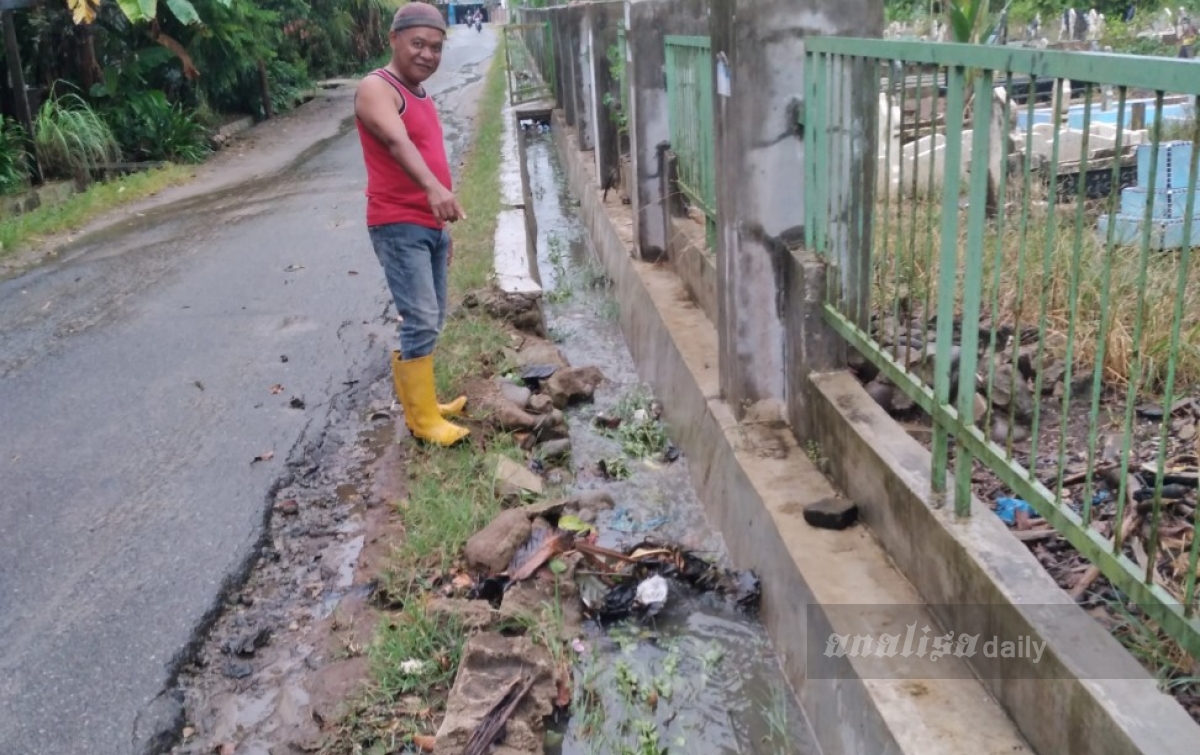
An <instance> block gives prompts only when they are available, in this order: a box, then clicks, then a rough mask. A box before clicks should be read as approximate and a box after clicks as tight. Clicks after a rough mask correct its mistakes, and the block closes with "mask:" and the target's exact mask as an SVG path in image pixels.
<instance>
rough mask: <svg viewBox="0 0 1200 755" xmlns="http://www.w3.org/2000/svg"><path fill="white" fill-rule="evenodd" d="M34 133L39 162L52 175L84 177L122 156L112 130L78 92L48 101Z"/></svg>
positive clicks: (41, 112)
mask: <svg viewBox="0 0 1200 755" xmlns="http://www.w3.org/2000/svg"><path fill="white" fill-rule="evenodd" d="M33 130H34V134H33V143H34V147H35V149H36V150H37V155H38V159H39V160H40V161H41V163H42V167H43V169H45V171H46V172H47V173H48V174H51V175H56V176H61V177H64V178H68V177H69V178H82V177H85V176H86V175H87V174H88V173H89V172H90V171H92V170H94V169H95V168H96V167H97V166H100V165H103V164H104V163H107V162H114V161H116V160H117V159H119V158H120V155H121V148H120V145H119V143H118V142H117V138H116V136H114V135H113V132H112V129H111V128H109V126H108V124H107V123H105V121H104V119H103V118H101V117H100V115H99V114H98V113H97V112H96V111H95V110H93V109H92V108H91V106H89V105H88V104H87V103H86V102H84V100H83V98H82V97H80V96H79V95H77V94H74V93H69V94H64V95H60V96H58V97H52V98H50V99H48V100H46V102H45V103H44V104H43V105H42V107H41V110H40V111H38V117H37V121H36V122H35V124H34V129H33Z"/></svg>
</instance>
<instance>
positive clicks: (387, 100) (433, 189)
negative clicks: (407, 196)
mask: <svg viewBox="0 0 1200 755" xmlns="http://www.w3.org/2000/svg"><path fill="white" fill-rule="evenodd" d="M354 112H355V115H357V116H358V118H359V120H361V121H362V122H363V125H364V126H366V128H367V131H369V132H370V133H371V134H372V135H373V136H374V137H375V138H376V139H378V140H379V141H380V142H381V143H382V144H383V145H384V146H385V147H387V148H388V151H389V152H390V153H391V155H392V157H393V158H394V159H395V160H396V162H397V163H399V164H400V167H401V168H403V169H404V172H405V173H407V174H408V175H409V176H410V177H411V178H412V179H413V181H415V182H416V184H417V185H418V186H420V187H421V188H422V189H423V190H424V191H425V194H426V195H427V196H428V197H429V206H430V208H431V209H432V210H433V215H434V217H436V218H437V219H438V220H442V221H449V222H454V221H456V220H460V219H463V218H466V213H464V212H463V210H462V207H461V206H460V205H459V203H458V199H456V198H455V196H454V194H453V193H452V192H451V191H450V190H449V189H447V188H446V187H445V186H443V185H442V183H441V182H440V181H438V179H437V176H435V175H433V171H431V170H430V169H429V166H428V165H426V164H425V159H424V158H423V157H421V153H420V151H419V150H417V147H416V145H415V144H413V142H412V139H410V138H409V137H408V129H406V128H405V127H404V120H403V119H402V118H401V117H400V114H399V113H398V112H397V108H396V100H395V93H394V92H393V90H392V88H391V85H389V84H388V83H387V82H385V81H384V80H383V79H380V78H379V77H378V76H368V77H367V78H366V79H364V80H363V82H362V83H361V84H360V85H359V87H358V96H357V97H356V98H355V103H354Z"/></svg>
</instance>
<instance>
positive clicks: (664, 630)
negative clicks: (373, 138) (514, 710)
mask: <svg viewBox="0 0 1200 755" xmlns="http://www.w3.org/2000/svg"><path fill="white" fill-rule="evenodd" d="M521 137H522V138H523V139H524V140H525V148H524V154H525V162H526V166H525V167H526V170H527V176H528V180H529V188H530V192H531V195H532V206H531V210H532V212H533V213H534V214H535V217H536V226H537V240H536V248H537V265H538V270H539V273H540V278H541V281H542V283H543V287H544V297H543V303H544V313H545V324H546V327H547V330H548V332H549V334H550V336H551V339H552V340H554V341H555V343H556V345H557V346H558V348H559V350H560V351H561V352H562V354H563V355H564V356H565V357H566V358H567V360H568V361H569V362H570V363H571V364H572V365H598V366H600V367H601V370H602V371H603V373H604V377H605V382H604V383H602V384H601V385H600V386H599V387H597V388H596V390H595V393H594V400H593V402H591V403H588V404H583V405H580V406H576V407H571V408H568V409H567V411H566V416H567V419H568V420H569V421H568V425H569V428H570V440H571V458H570V464H569V466H570V471H571V474H572V482H571V487H572V488H573V490H572V491H570V492H571V493H572V494H576V495H580V496H582V495H585V494H588V493H595V492H597V491H600V490H602V491H603V492H604V493H607V494H608V496H610V497H611V499H612V501H613V504H614V505H613V507H612V508H611V509H610V510H606V511H600V512H598V513H597V516H596V519H595V523H594V530H595V532H596V533H597V539H596V543H597V545H599V546H603V547H604V548H606V549H610V550H613V551H618V552H625V553H630V552H632V551H633V549H635V548H636V547H638V546H639V545H642V546H644V547H645V546H647V545H648V544H650V545H651V546H652V545H653V544H658V545H666V546H667V547H668V548H670V549H674V552H675V553H676V554H679V553H687V554H692V555H694V556H698V557H700V558H703V559H704V560H706V561H709V562H710V563H712V564H713V565H714V566H716V567H718V568H720V569H722V570H725V571H726V573H731V572H732V569H733V567H734V565H733V564H730V563H729V557H728V555H727V553H726V549H725V546H724V542H723V540H722V538H721V536H720V534H719V533H718V532H716V531H714V530H713V529H712V528H711V527H710V526H709V525H708V524H707V522H706V519H705V516H704V512H703V509H702V507H701V504H700V502H699V501H698V500H697V498H696V496H695V493H694V492H693V489H692V486H691V482H690V478H689V472H688V460H687V459H686V458H684V457H683V456H682V455H681V454H679V452H678V451H677V450H676V449H675V447H674V446H673V445H672V444H671V443H670V440H669V438H668V437H667V434H666V431H665V429H664V428H663V426H662V425H660V424H658V423H657V421H655V419H656V417H657V412H658V407H657V403H656V402H655V400H654V398H653V395H652V393H651V391H650V390H649V389H648V388H647V386H646V385H645V384H644V383H642V382H641V381H640V380H639V378H638V376H637V373H636V370H635V367H634V363H633V358H632V356H631V355H630V353H629V350H628V348H627V347H626V345H625V341H624V338H623V336H622V333H621V331H620V327H619V325H618V323H617V314H618V305H617V302H616V301H615V300H614V299H613V297H612V294H611V293H610V291H609V286H608V282H607V279H606V277H605V276H604V273H603V269H602V268H601V267H600V265H599V263H598V262H597V261H596V256H595V253H594V251H593V250H592V249H591V245H590V242H589V241H588V239H587V233H586V230H585V228H584V226H583V223H582V222H581V220H580V218H579V217H578V215H577V214H576V212H575V209H574V208H575V205H576V203H575V202H574V200H573V199H572V198H571V197H570V195H569V193H568V190H567V188H566V182H565V179H564V177H563V176H564V174H563V170H562V168H561V166H560V164H559V159H558V155H557V153H556V150H555V147H554V143H553V139H552V137H551V136H550V134H549V133H546V132H545V130H543V129H541V128H539V127H538V124H536V123H532V124H526V126H525V127H523V128H522V130H521ZM622 418H623V421H624V425H623V427H624V429H622V426H617V427H616V428H615V429H614V428H612V427H611V426H612V425H613V424H614V423H615V422H617V421H618V420H622ZM576 573H577V575H578V574H579V573H582V572H580V571H577V572H576ZM577 578H578V577H577ZM668 583H669V588H668V594H667V598H666V600H665V602H664V603H663V604H662V606H661V608H660V609H659V610H658V612H657V613H655V614H654V615H653V616H650V617H647V616H646V615H645V614H644V613H643V614H639V615H633V616H630V617H626V618H622V619H619V620H616V621H601V620H599V619H593V620H590V621H588V622H585V624H584V630H583V637H582V639H581V641H577V642H575V643H574V646H573V650H574V653H575V659H574V662H575V668H574V675H573V676H574V696H573V697H574V699H573V704H572V706H571V717H570V718H569V719H568V720H566V721H562V722H559V723H558V724H557V725H556V727H555V728H556V730H555V731H552V732H551V734H550V735H549V736H548V738H547V744H548V747H547V752H551V753H561V754H562V755H576V754H580V755H582V754H584V753H587V754H588V755H591V754H593V753H596V754H600V753H633V754H636V755H650V754H651V753H654V754H655V755H658V754H659V753H661V752H663V751H671V752H679V751H683V749H684V748H686V749H687V750H688V751H690V752H693V753H762V754H763V755H767V754H771V755H774V754H775V753H780V754H782V753H817V752H819V749H818V748H817V746H816V744H815V743H814V739H813V737H812V734H811V731H810V730H809V727H808V725H807V723H806V721H805V719H804V716H803V713H802V712H801V711H800V709H799V707H798V706H797V704H796V701H795V698H794V696H793V694H792V691H791V688H790V687H789V685H788V684H787V682H786V680H785V678H784V676H783V673H782V670H781V669H780V667H779V665H778V661H777V660H776V657H775V655H774V652H773V650H772V647H771V644H770V641H769V639H768V637H767V634H766V631H765V629H764V628H763V626H762V624H761V623H760V622H759V621H758V620H757V619H756V618H755V616H754V613H753V611H747V610H746V608H745V602H743V603H742V604H739V602H738V600H735V599H731V598H730V596H729V595H728V593H727V592H724V593H723V592H722V591H719V590H717V591H713V590H702V589H696V588H695V587H693V586H691V585H689V584H688V583H686V581H683V580H668ZM743 586H744V585H743ZM580 592H581V594H582V595H583V599H584V602H585V603H586V602H587V588H586V587H585V586H582V585H581V589H580Z"/></svg>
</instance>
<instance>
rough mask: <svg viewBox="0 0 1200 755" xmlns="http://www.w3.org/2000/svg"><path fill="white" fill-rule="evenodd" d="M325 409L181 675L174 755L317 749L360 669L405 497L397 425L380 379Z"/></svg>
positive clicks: (278, 754)
mask: <svg viewBox="0 0 1200 755" xmlns="http://www.w3.org/2000/svg"><path fill="white" fill-rule="evenodd" d="M330 414H331V415H332V416H335V417H338V418H337V419H334V420H333V421H332V424H331V425H330V426H329V428H328V429H327V430H326V431H325V432H324V433H323V434H322V435H321V437H320V438H317V439H315V440H314V442H313V443H312V444H311V445H309V446H308V447H307V448H304V449H302V450H300V452H299V453H298V454H297V455H296V458H294V459H293V460H292V461H290V462H289V468H290V472H289V476H288V477H287V478H286V479H285V480H283V481H282V485H281V486H280V487H279V489H278V490H277V491H276V492H275V494H274V503H273V505H272V508H271V511H270V514H269V521H268V526H267V536H266V543H265V545H264V547H263V550H262V553H261V555H260V556H259V560H258V563H257V566H256V567H255V569H254V571H253V572H252V573H251V575H250V578H249V580H248V581H247V582H246V584H245V585H244V586H243V587H242V588H241V589H240V590H238V591H237V592H236V593H234V594H232V595H230V596H229V598H228V599H227V600H226V602H225V605H224V606H223V615H222V616H221V617H220V619H218V621H217V622H216V624H215V625H214V626H213V628H212V630H211V632H210V633H209V636H208V638H207V640H206V642H205V644H204V647H203V648H202V649H201V650H200V651H199V653H198V656H197V658H196V660H195V661H194V662H193V663H191V664H189V666H188V667H186V668H185V669H184V671H183V673H182V675H181V678H180V687H181V689H182V690H184V692H183V703H184V707H185V709H186V711H187V721H186V724H185V728H184V729H183V735H184V736H183V739H182V741H181V742H180V743H179V744H178V745H177V746H176V747H175V748H174V749H173V750H172V752H173V753H176V755H200V753H212V752H222V751H226V752H231V753H232V752H236V753H238V754H239V755H243V754H246V755H260V754H261V755H267V754H268V753H269V755H291V754H292V753H302V752H313V751H316V750H317V749H319V747H320V744H321V742H322V725H323V724H325V723H333V722H334V721H335V720H336V719H337V717H338V711H339V706H340V705H341V704H342V703H343V702H344V701H345V700H347V699H348V698H350V697H351V696H352V695H353V694H354V692H355V691H356V689H357V688H358V685H359V684H360V683H361V682H362V681H363V680H364V678H365V677H366V673H367V665H366V663H367V662H366V658H365V657H364V656H363V655H362V654H361V650H362V649H363V648H365V647H366V646H367V645H368V644H369V642H370V640H371V637H372V636H373V633H374V625H373V623H372V622H373V617H374V612H373V611H372V609H371V608H370V607H369V605H368V601H369V598H370V596H371V594H372V592H373V591H374V588H375V584H376V579H377V578H378V576H379V571H378V570H379V569H380V568H381V566H382V564H383V563H384V560H385V556H386V553H387V550H388V549H389V548H390V547H391V546H390V543H392V542H393V541H394V538H395V537H396V536H397V534H398V530H399V525H398V523H396V522H395V521H394V517H391V518H389V514H391V512H392V508H391V504H392V503H394V502H395V501H396V500H397V499H398V498H401V497H402V496H403V495H404V483H405V477H404V472H403V469H404V460H403V449H404V445H402V444H401V443H399V442H397V434H398V433H399V434H401V435H406V434H407V430H406V429H405V428H404V423H403V420H402V419H400V418H399V417H398V415H397V414H395V413H394V412H393V394H392V386H391V379H390V376H380V375H376V376H374V379H364V383H363V384H361V385H353V386H347V388H346V391H345V392H344V393H343V394H342V395H340V396H339V397H338V398H337V399H336V400H335V401H334V402H333V404H332V405H331V410H330ZM223 748H224V749H223Z"/></svg>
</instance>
